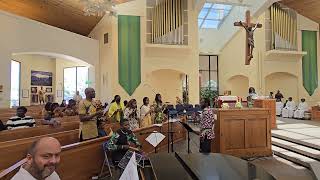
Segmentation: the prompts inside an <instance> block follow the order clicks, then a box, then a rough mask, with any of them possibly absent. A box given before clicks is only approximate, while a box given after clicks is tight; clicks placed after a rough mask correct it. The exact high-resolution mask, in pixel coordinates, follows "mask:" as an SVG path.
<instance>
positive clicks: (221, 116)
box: [211, 108, 272, 158]
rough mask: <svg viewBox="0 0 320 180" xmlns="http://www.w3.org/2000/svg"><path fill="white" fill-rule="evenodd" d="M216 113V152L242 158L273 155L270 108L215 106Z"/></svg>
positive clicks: (213, 147) (214, 145) (214, 149)
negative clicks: (221, 107) (218, 107)
mask: <svg viewBox="0 0 320 180" xmlns="http://www.w3.org/2000/svg"><path fill="white" fill-rule="evenodd" d="M214 113H215V114H216V115H217V119H216V121H215V126H214V133H215V139H214V140H213V143H212V147H211V149H212V152H214V153H222V154H230V155H233V156H237V157H242V158H251V157H260V156H271V155H272V150H271V129H270V110H269V109H265V108H242V109H214Z"/></svg>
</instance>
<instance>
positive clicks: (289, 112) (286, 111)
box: [282, 97, 296, 118]
mask: <svg viewBox="0 0 320 180" xmlns="http://www.w3.org/2000/svg"><path fill="white" fill-rule="evenodd" d="M295 109H296V103H295V102H294V101H293V100H292V97H289V98H288V102H287V103H286V106H285V107H284V108H283V109H282V117H285V118H292V117H293V113H294V110H295Z"/></svg>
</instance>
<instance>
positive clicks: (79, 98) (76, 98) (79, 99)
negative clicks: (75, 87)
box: [72, 91, 82, 104]
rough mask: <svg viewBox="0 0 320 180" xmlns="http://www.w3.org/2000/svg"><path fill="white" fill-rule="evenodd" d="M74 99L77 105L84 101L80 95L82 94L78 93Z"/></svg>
mask: <svg viewBox="0 0 320 180" xmlns="http://www.w3.org/2000/svg"><path fill="white" fill-rule="evenodd" d="M72 99H73V100H75V101H76V103H77V104H79V102H80V101H81V100H82V96H81V95H80V92H79V91H76V94H75V95H74V96H73V98H72Z"/></svg>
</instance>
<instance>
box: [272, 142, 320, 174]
mask: <svg viewBox="0 0 320 180" xmlns="http://www.w3.org/2000/svg"><path fill="white" fill-rule="evenodd" d="M272 151H273V153H274V154H275V155H277V156H279V157H281V158H284V159H287V160H289V161H291V162H294V163H296V164H299V165H301V166H304V167H306V168H308V169H310V163H313V162H317V161H316V160H314V159H311V158H309V157H306V156H303V155H301V154H298V153H295V152H292V151H289V150H287V149H284V148H281V147H277V146H274V145H273V146H272Z"/></svg>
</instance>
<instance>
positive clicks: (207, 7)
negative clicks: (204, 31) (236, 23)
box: [198, 3, 232, 29]
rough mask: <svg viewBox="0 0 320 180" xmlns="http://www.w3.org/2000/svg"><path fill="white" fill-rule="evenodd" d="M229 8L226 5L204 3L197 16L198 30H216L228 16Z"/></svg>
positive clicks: (229, 6)
mask: <svg viewBox="0 0 320 180" xmlns="http://www.w3.org/2000/svg"><path fill="white" fill-rule="evenodd" d="M231 8H232V6H231V5H227V4H217V3H205V4H204V6H203V8H202V9H201V11H200V14H199V16H198V26H199V28H200V29H201V28H212V29H217V28H218V27H219V26H220V24H221V23H222V22H223V20H224V19H225V17H226V16H228V15H229V13H230V10H231Z"/></svg>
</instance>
